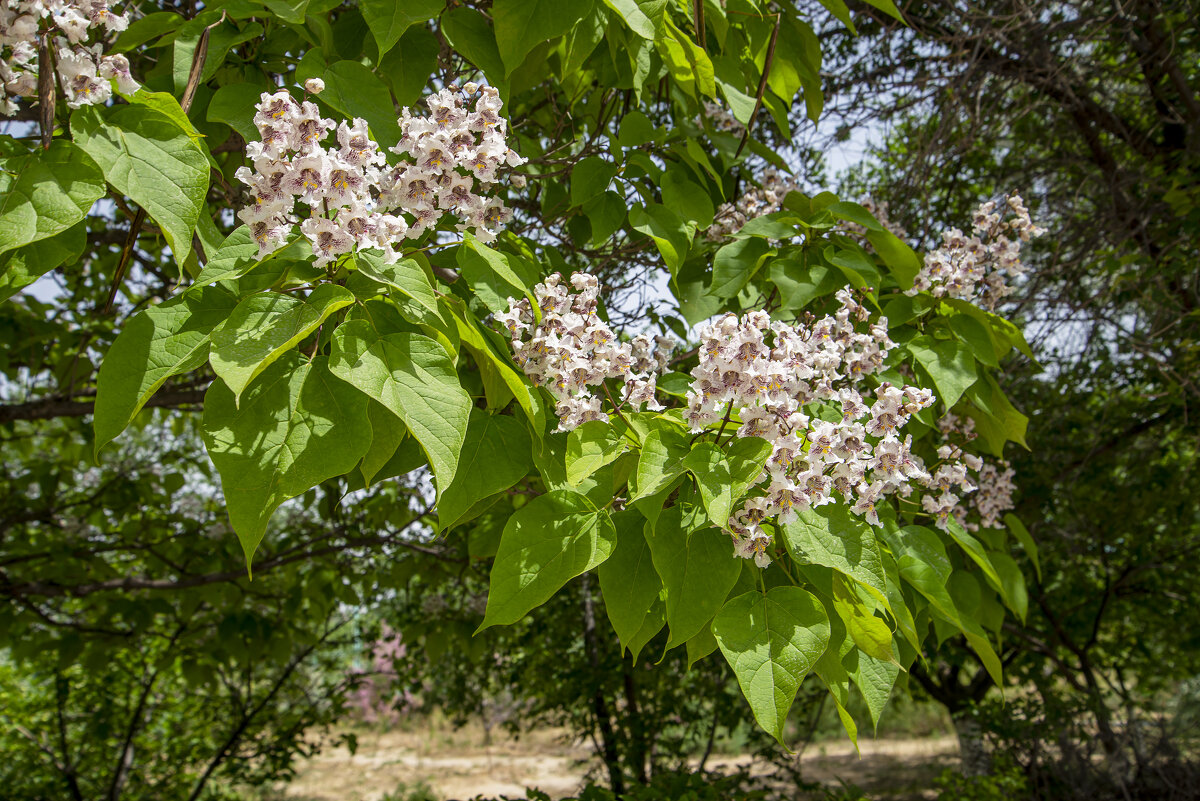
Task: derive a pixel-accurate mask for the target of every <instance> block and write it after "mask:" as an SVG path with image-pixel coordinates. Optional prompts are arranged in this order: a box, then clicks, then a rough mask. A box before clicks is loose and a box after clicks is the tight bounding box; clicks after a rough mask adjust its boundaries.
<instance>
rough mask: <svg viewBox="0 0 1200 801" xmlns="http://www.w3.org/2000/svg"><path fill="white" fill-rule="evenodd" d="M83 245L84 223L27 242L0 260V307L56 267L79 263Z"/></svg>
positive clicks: (85, 239)
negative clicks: (53, 234)
mask: <svg viewBox="0 0 1200 801" xmlns="http://www.w3.org/2000/svg"><path fill="white" fill-rule="evenodd" d="M86 245H87V223H84V222H79V223H76V224H75V225H72V226H71V227H70V228H68V229H67V230H65V231H63V232H61V233H59V234H57V235H55V236H51V237H47V238H46V239H39V240H38V241H36V242H30V243H29V244H28V245H22V246H21V247H19V248H17V249H16V250H10V251H9V252H8V253H5V254H4V255H3V256H0V303H2V302H4V301H6V300H8V299H9V298H11V297H12V296H13V295H15V294H17V293H18V292H20V291H21V290H22V289H24V288H25V287H27V286H29V285H30V284H32V283H33V282H35V281H37V280H38V279H39V278H41V277H42V276H43V275H45V274H46V273H48V272H50V271H51V270H53V269H54V268H55V267H61V266H62V265H64V264H69V263H71V262H73V261H75V260H76V259H78V258H79V254H80V253H82V252H83V249H84V247H85V246H86Z"/></svg>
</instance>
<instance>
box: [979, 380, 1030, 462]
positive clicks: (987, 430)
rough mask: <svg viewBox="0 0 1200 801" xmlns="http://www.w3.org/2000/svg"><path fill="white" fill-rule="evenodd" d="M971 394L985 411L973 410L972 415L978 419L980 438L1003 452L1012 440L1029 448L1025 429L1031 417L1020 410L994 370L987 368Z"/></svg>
mask: <svg viewBox="0 0 1200 801" xmlns="http://www.w3.org/2000/svg"><path fill="white" fill-rule="evenodd" d="M967 398H968V400H970V401H971V403H973V404H975V406H977V407H978V408H979V410H980V411H982V412H983V413H984V414H983V415H978V414H974V413H972V415H971V416H972V417H973V418H974V419H975V427H976V429H978V431H979V436H980V438H981V439H983V440H984V442H986V443H987V445H988V447H989V448H990V449H991V451H992V452H993V453H995V454H996V455H997V456H999V455H1000V454H1001V453H1002V451H1003V449H1004V443H1005V442H1006V441H1009V440H1011V441H1012V442H1016V443H1017V444H1019V445H1021V446H1022V447H1023V448H1026V449H1028V447H1029V445H1028V444H1026V442H1025V432H1026V430H1027V429H1028V427H1029V418H1028V417H1026V416H1025V415H1023V414H1021V413H1020V412H1019V411H1017V408H1016V407H1015V406H1013V405H1012V402H1011V401H1010V400H1009V399H1008V397H1007V396H1006V395H1005V394H1004V391H1003V390H1002V389H1000V385H999V384H997V383H996V379H995V378H994V377H993V376H992V375H991V374H990V373H986V372H985V373H984V374H983V377H982V379H981V380H979V381H976V382H975V384H974V385H972V386H971V388H970V389H968V390H967Z"/></svg>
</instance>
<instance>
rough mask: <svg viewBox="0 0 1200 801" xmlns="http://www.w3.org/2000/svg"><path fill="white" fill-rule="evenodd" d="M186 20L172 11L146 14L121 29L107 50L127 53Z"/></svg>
mask: <svg viewBox="0 0 1200 801" xmlns="http://www.w3.org/2000/svg"><path fill="white" fill-rule="evenodd" d="M186 21H187V20H186V19H185V18H184V17H183V16H182V15H180V14H177V13H175V12H174V11H156V12H154V13H153V14H147V15H146V16H144V17H142V18H141V19H138V20H134V21H133V22H131V23H129V27H128V28H126V29H125V30H123V31H121V35H120V36H118V37H117V41H115V42H114V43H113V44H112V45H110V46H109V48H108V52H109V53H128V52H129V51H130V50H132V49H134V48H135V47H139V46H141V45H144V44H145V43H146V42H149V41H150V40H151V39H157V38H158V37H159V36H162V35H163V34H164V33H169V32H171V31H173V30H175V29H176V28H178V27H179V26H180V25H182V24H183V23H184V22H186ZM147 49H148V48H147Z"/></svg>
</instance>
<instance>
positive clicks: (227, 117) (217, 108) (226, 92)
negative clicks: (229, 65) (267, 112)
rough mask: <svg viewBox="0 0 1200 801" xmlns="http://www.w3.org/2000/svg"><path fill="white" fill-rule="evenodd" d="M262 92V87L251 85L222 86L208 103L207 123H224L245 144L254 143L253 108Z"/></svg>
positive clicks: (255, 136) (255, 127)
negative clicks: (243, 140)
mask: <svg viewBox="0 0 1200 801" xmlns="http://www.w3.org/2000/svg"><path fill="white" fill-rule="evenodd" d="M263 91H265V89H264V87H262V86H259V85H258V84H253V83H231V84H229V85H228V86H222V87H221V88H220V89H218V90H217V91H216V93H214V94H213V96H212V100H209V101H208V111H207V112H206V118H207V119H208V121H209V122H223V123H225V124H226V125H228V126H229V127H230V128H232V129H233V130H235V131H237V132H238V133H239V134H241V136H242V138H243V139H245V140H246V141H247V142H253V141H256V140H257V139H258V127H257V126H255V124H254V114H255V108H254V107H255V105H256V104H257V103H258V101H259V96H260V95H261V94H262V93H263Z"/></svg>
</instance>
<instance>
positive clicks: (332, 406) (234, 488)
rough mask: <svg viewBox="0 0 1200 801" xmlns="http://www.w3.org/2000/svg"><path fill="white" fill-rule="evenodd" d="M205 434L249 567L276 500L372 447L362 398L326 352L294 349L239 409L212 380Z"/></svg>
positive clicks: (350, 465)
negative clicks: (335, 371) (333, 369)
mask: <svg viewBox="0 0 1200 801" xmlns="http://www.w3.org/2000/svg"><path fill="white" fill-rule="evenodd" d="M203 434H204V444H205V446H206V447H207V448H208V454H209V456H210V457H211V458H212V461H213V464H214V465H215V466H216V468H217V471H218V472H219V473H220V474H221V486H222V488H223V490H224V493H225V504H226V506H227V508H228V510H229V520H230V522H231V523H232V524H233V530H234V531H235V532H236V533H237V535H238V539H239V540H241V543H242V549H243V550H244V551H245V553H246V562H247V564H249V563H250V560H251V558H252V557H253V556H254V551H255V550H256V549H257V548H258V544H259V543H260V542H261V541H262V538H263V534H264V533H265V531H266V528H267V521H268V520H270V518H271V515H272V514H273V513H274V512H275V509H277V508H278V507H279V505H280V504H281V503H283V502H284V501H285V500H287V499H288V498H294V497H295V496H297V495H299V494H301V493H303V492H306V491H308V490H309V489H311V488H312V487H314V486H316V485H317V484H319V483H321V482H322V481H325V480H326V479H329V478H333V477H334V476H339V475H342V474H343V473H347V472H349V471H351V470H353V469H354V467H355V465H357V464H358V461H359V459H361V458H362V456H363V454H364V453H366V451H367V448H368V447H369V446H370V444H371V427H370V424H369V423H368V421H367V400H366V398H365V397H363V396H362V394H361V393H359V392H357V391H355V389H354V388H353V387H350V386H347V385H346V384H345V383H343V382H341V381H338V380H337V379H335V378H334V377H333V375H331V374H330V372H329V369H328V366H327V359H326V358H325V357H324V356H318V357H317V358H315V359H313V360H311V361H309V360H306V359H304V358H302V357H301V356H300V354H298V353H290V354H287V355H286V356H284V357H283V358H281V359H278V360H277V361H276V362H275V363H274V364H272V365H271V366H270V367H269V368H268V369H267V370H266V371H265V372H264V373H263V375H262V378H261V379H260V380H259V381H257V382H255V384H254V386H252V387H251V388H250V390H249V391H248V392H247V393H246V396H245V397H244V398H243V399H242V403H241V405H240V406H238V405H235V403H234V395H233V392H231V391H230V390H229V388H228V387H226V386H225V385H224V384H223V383H222V382H220V381H214V382H213V383H212V386H210V387H209V389H208V392H207V393H206V394H205V396H204V424H203Z"/></svg>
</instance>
